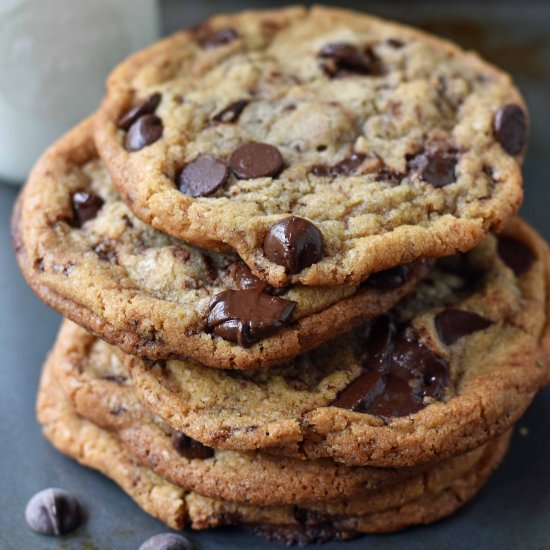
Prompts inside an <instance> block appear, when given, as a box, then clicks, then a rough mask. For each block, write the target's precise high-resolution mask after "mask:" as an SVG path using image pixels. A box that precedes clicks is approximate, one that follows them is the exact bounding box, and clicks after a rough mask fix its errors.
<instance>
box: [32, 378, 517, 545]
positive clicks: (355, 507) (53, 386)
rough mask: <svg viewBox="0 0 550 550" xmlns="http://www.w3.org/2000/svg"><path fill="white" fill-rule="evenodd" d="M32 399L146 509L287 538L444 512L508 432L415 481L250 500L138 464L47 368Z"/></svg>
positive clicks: (55, 436) (50, 426)
mask: <svg viewBox="0 0 550 550" xmlns="http://www.w3.org/2000/svg"><path fill="white" fill-rule="evenodd" d="M37 407H38V417H39V420H40V422H41V424H42V425H43V431H44V435H45V436H46V438H48V439H49V440H50V442H51V443H52V444H53V445H54V446H55V447H56V448H57V449H58V450H59V451H61V452H62V453H64V454H67V455H69V456H71V457H73V458H75V459H76V460H78V461H79V462H80V463H81V464H83V465H86V466H90V467H92V468H95V469H97V470H99V471H101V472H102V473H103V474H105V475H106V476H108V477H110V478H111V479H113V481H115V482H116V483H118V484H119V485H120V486H121V487H122V488H123V489H124V490H125V491H126V492H127V493H128V494H129V495H130V496H131V497H132V498H133V499H134V500H135V501H136V502H137V503H138V504H139V506H141V507H142V508H143V509H144V510H145V511H146V512H147V513H149V514H151V515H153V516H155V517H157V518H158V519H160V520H161V521H163V522H165V523H166V524H167V525H169V526H170V527H172V528H175V529H181V528H183V527H184V526H185V525H186V524H191V526H192V527H193V528H194V529H206V528H210V527H217V526H220V525H244V526H248V527H249V528H252V529H253V530H255V531H256V532H258V533H259V534H263V535H265V536H268V537H269V538H273V537H275V538H279V539H282V540H286V541H287V542H292V541H294V542H315V541H321V540H330V539H332V538H340V539H343V538H350V537H352V536H356V535H357V534H359V533H373V532H387V531H394V530H398V529H402V528H404V527H407V526H409V525H413V524H418V523H430V522H433V521H436V520H438V519H440V518H442V517H445V516H447V515H449V514H451V513H452V512H454V511H455V510H456V509H457V508H458V507H460V506H461V505H462V504H464V503H465V502H466V501H467V500H468V499H469V498H471V497H472V496H473V495H474V494H475V492H476V491H477V490H478V489H479V488H480V487H481V486H482V485H483V483H484V482H485V481H486V480H487V478H488V476H489V475H490V473H491V472H492V470H493V469H494V468H496V467H497V466H498V464H499V462H500V461H501V459H502V457H503V455H504V453H505V451H506V448H507V446H508V440H509V437H508V436H506V437H502V438H500V439H498V440H495V441H494V442H491V443H489V444H487V445H485V446H484V447H482V448H481V449H479V450H476V451H474V452H473V453H469V454H468V455H467V456H466V457H456V458H455V459H453V462H445V463H444V464H445V466H443V467H440V466H439V465H435V466H434V467H433V468H432V469H431V470H430V471H429V472H426V474H424V475H423V476H422V477H421V479H420V480H419V481H418V482H417V484H416V485H411V484H408V485H407V484H406V483H405V484H404V485H403V486H401V485H398V486H394V487H389V488H385V489H380V490H379V491H378V492H374V493H373V494H372V495H370V494H369V496H368V497H362V498H361V499H356V500H353V499H352V500H344V501H342V502H338V503H334V504H318V505H307V506H296V505H294V504H287V505H280V506H254V505H251V504H248V505H247V504H237V503H231V502H227V501H222V500H218V499H212V498H209V497H205V496H202V495H200V494H198V493H194V492H189V491H187V490H185V489H183V488H181V487H178V486H177V485H174V484H172V483H169V482H168V481H165V480H164V479H163V478H161V477H159V476H158V475H156V474H155V473H153V472H152V471H151V470H149V469H148V468H146V467H144V466H142V465H141V464H140V463H139V462H138V461H137V460H136V459H135V457H133V455H132V454H131V453H130V452H129V451H128V450H127V448H126V447H125V445H124V444H123V443H122V441H121V440H120V439H119V438H118V437H117V435H116V434H115V433H113V432H109V431H106V430H103V429H101V428H99V427H98V426H96V425H95V424H93V423H91V422H89V421H87V420H84V419H82V418H81V417H79V416H78V415H77V414H76V412H75V411H74V410H73V409H72V408H71V406H70V405H69V403H68V401H67V400H66V399H65V398H64V396H63V392H62V391H61V388H60V387H59V385H58V384H57V383H56V380H55V378H54V377H53V372H52V371H51V370H50V369H45V370H44V372H43V375H42V381H41V386H40V391H39V396H38V405H37ZM462 459H463V460H462Z"/></svg>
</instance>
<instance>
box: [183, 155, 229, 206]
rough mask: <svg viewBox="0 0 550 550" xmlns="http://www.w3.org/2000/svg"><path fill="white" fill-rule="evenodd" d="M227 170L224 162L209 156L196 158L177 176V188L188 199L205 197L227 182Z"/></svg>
mask: <svg viewBox="0 0 550 550" xmlns="http://www.w3.org/2000/svg"><path fill="white" fill-rule="evenodd" d="M228 176H229V168H228V167H227V165H226V164H225V162H223V161H221V160H219V159H217V158H214V157H209V156H202V157H197V158H196V159H195V160H194V161H192V162H190V163H189V164H188V165H186V166H185V167H184V169H183V170H182V171H181V172H180V175H179V176H178V188H179V190H180V191H181V192H182V193H185V194H186V195H189V196H190V197H207V196H209V195H212V193H215V192H216V191H217V190H218V189H219V188H220V187H222V186H223V184H224V183H225V182H226V181H227V178H228Z"/></svg>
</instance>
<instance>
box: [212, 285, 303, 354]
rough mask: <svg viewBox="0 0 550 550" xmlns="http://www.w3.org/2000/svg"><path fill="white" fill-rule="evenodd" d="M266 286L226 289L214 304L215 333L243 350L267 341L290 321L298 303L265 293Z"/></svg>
mask: <svg viewBox="0 0 550 550" xmlns="http://www.w3.org/2000/svg"><path fill="white" fill-rule="evenodd" d="M264 289H265V284H264V285H261V284H255V285H253V286H249V287H247V288H244V289H240V290H224V291H222V292H220V293H218V294H216V295H215V296H214V297H213V298H212V300H211V302H210V313H209V314H208V320H207V322H208V326H209V328H210V329H212V330H213V331H214V334H216V335H217V336H220V337H221V338H223V339H225V340H229V341H231V342H235V343H237V344H239V345H240V346H242V347H248V346H251V345H252V344H253V343H254V342H257V341H258V340H261V339H262V338H266V337H267V336H269V335H271V334H273V333H274V332H276V331H277V330H278V329H279V328H281V327H282V326H284V325H285V324H287V323H288V322H289V321H290V316H291V315H292V312H293V311H294V308H295V307H296V302H293V301H291V300H285V299H283V298H279V297H277V296H270V295H269V294H267V293H265V292H264Z"/></svg>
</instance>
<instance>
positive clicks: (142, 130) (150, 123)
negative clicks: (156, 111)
mask: <svg viewBox="0 0 550 550" xmlns="http://www.w3.org/2000/svg"><path fill="white" fill-rule="evenodd" d="M162 130H163V126H162V120H161V119H160V118H159V117H158V116H157V115H144V116H142V117H140V118H138V119H137V120H136V122H134V123H133V124H132V126H130V129H129V130H128V133H127V134H126V141H125V142H124V146H125V147H126V150H127V151H139V150H140V149H143V148H144V147H146V146H147V145H151V143H155V141H157V140H158V139H160V137H161V136H162Z"/></svg>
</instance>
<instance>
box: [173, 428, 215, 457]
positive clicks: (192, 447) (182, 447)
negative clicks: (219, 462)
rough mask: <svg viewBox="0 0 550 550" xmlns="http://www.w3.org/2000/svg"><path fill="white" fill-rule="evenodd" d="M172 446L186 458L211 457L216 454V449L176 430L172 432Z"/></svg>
mask: <svg viewBox="0 0 550 550" xmlns="http://www.w3.org/2000/svg"><path fill="white" fill-rule="evenodd" d="M172 447H174V449H175V450H176V451H178V453H179V454H180V455H181V456H184V457H185V458H189V459H193V458H203V459H204V458H210V457H212V456H214V449H212V448H211V447H207V446H206V445H203V444H202V443H201V442H200V441H195V440H194V439H191V438H190V437H189V436H187V435H185V434H184V433H183V432H180V431H178V430H174V431H173V432H172Z"/></svg>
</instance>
